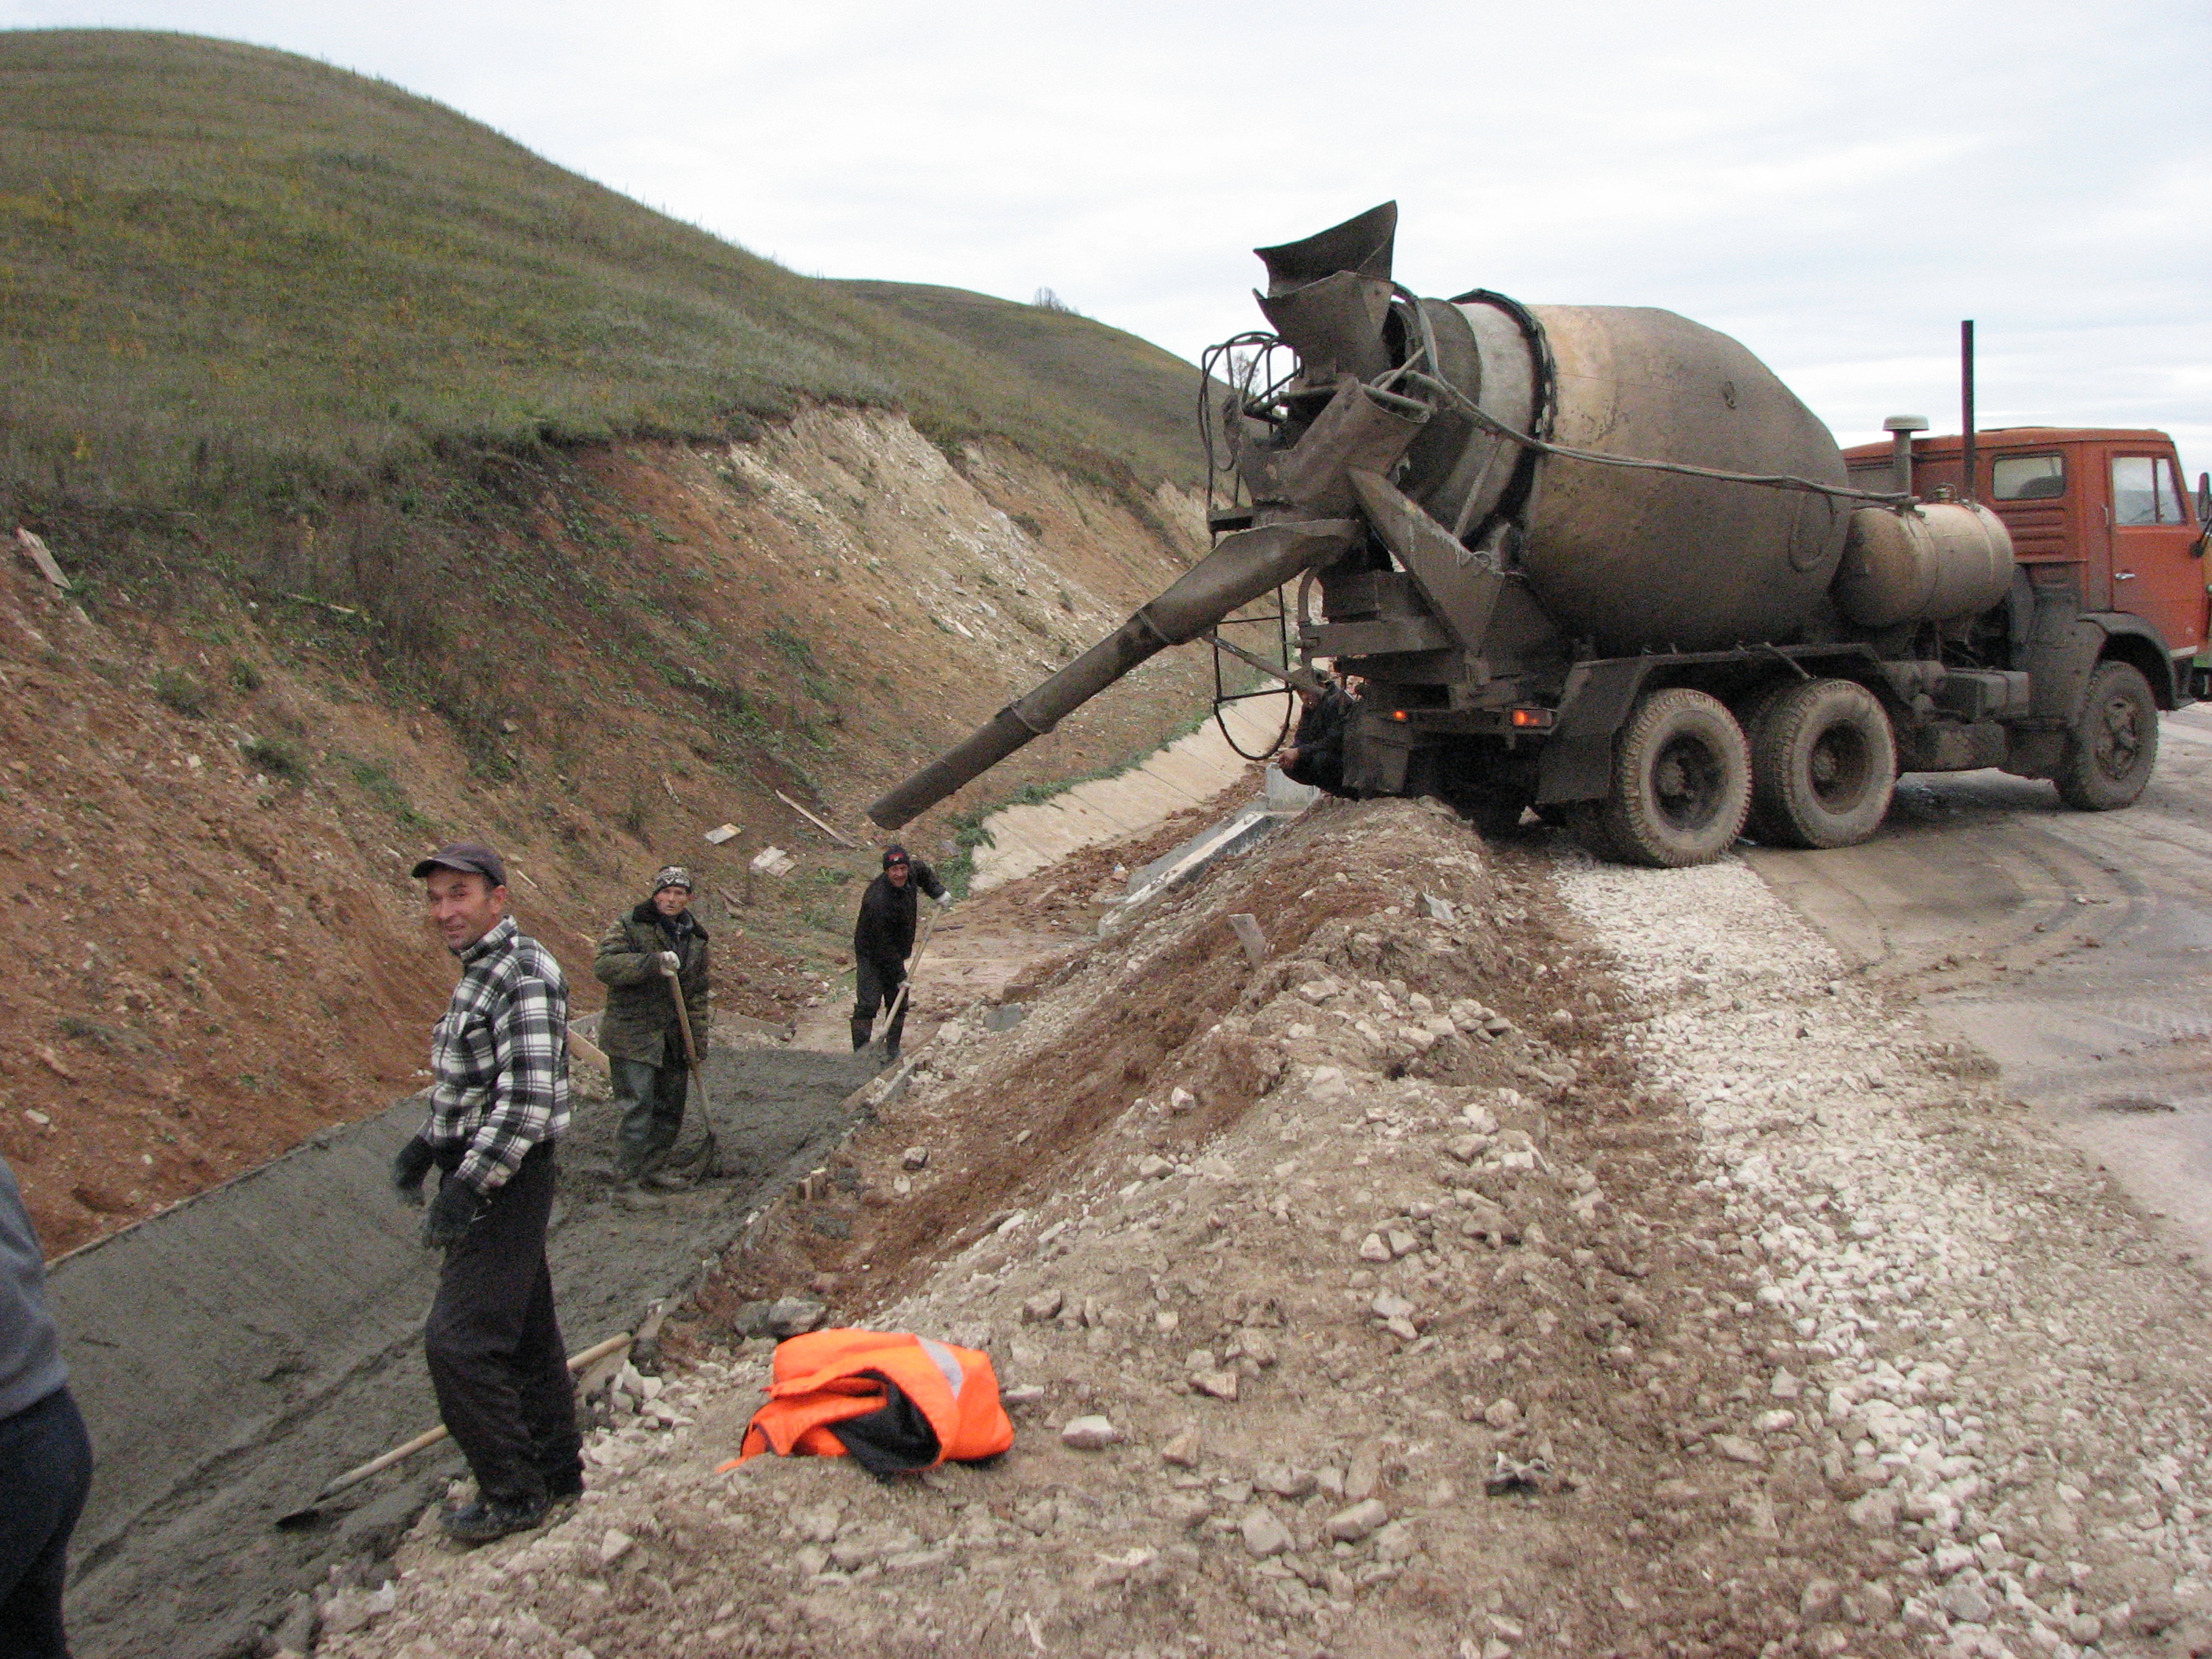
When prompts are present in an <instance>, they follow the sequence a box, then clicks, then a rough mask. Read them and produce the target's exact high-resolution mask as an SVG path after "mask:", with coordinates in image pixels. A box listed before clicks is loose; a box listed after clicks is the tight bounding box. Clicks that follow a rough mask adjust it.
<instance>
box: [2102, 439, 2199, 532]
mask: <svg viewBox="0 0 2212 1659" xmlns="http://www.w3.org/2000/svg"><path fill="white" fill-rule="evenodd" d="M2112 522H2113V523H2114V524H2119V525H2142V524H2187V523H2188V522H2189V509H2188V507H2186V506H2185V505H2184V504H2183V502H2182V499H2181V481H2180V480H2179V478H2177V477H2175V476H2174V472H2173V463H2172V461H2170V460H2168V459H2166V457H2164V456H2163V455H2158V456H2152V455H2115V456H2113V457H2112Z"/></svg>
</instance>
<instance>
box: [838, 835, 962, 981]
mask: <svg viewBox="0 0 2212 1659" xmlns="http://www.w3.org/2000/svg"><path fill="white" fill-rule="evenodd" d="M921 893H927V894H928V895H929V896H930V897H932V898H933V899H941V898H943V897H944V896H945V884H944V883H942V882H940V881H939V880H938V878H937V872H935V871H933V870H932V869H931V868H930V867H929V866H927V865H926V864H924V863H923V862H922V861H921V860H920V859H914V860H910V861H909V862H908V866H907V878H906V885H905V886H903V887H894V886H892V885H891V878H890V877H889V876H878V877H877V878H875V879H874V880H873V881H872V882H870V883H869V884H868V890H867V891H866V892H865V893H863V894H861V895H860V920H859V921H855V922H854V924H853V954H854V957H866V958H867V959H868V960H869V961H871V962H904V961H905V960H906V959H907V957H909V956H911V955H912V954H913V953H914V921H915V915H916V913H917V912H918V911H919V910H920V909H921V899H920V897H919V896H918V895H919V894H921Z"/></svg>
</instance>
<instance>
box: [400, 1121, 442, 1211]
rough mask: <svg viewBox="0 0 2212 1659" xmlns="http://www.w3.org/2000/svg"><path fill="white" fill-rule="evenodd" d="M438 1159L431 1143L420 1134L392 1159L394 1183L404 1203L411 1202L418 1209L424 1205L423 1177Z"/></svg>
mask: <svg viewBox="0 0 2212 1659" xmlns="http://www.w3.org/2000/svg"><path fill="white" fill-rule="evenodd" d="M437 1161H438V1158H437V1154H435V1152H432V1151H431V1150H430V1143H429V1142H428V1141H427V1140H425V1139H422V1136H420V1135H416V1137H415V1139H412V1140H410V1141H409V1142H408V1143H407V1144H406V1145H405V1146H402V1147H401V1148H400V1149H399V1156H398V1157H397V1158H393V1159H392V1187H393V1188H394V1189H395V1190H397V1191H398V1194H399V1201H400V1202H401V1203H402V1204H411V1205H413V1206H415V1207H416V1209H418V1210H419V1209H421V1208H422V1177H423V1176H426V1175H428V1174H429V1173H430V1166H431V1165H432V1164H435V1163H436V1162H437Z"/></svg>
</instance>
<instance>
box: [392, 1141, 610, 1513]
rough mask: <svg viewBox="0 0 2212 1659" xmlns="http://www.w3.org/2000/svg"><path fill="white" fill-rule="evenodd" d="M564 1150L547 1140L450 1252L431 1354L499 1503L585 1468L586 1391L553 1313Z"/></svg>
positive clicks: (486, 1485) (446, 1402)
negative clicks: (582, 1410) (556, 1191)
mask: <svg viewBox="0 0 2212 1659" xmlns="http://www.w3.org/2000/svg"><path fill="white" fill-rule="evenodd" d="M553 1185H554V1177H553V1148H552V1146H551V1144H550V1143H549V1142H545V1141H540V1142H539V1143H538V1145H537V1146H532V1148H531V1149H530V1152H529V1153H528V1155H527V1156H526V1157H525V1158H523V1160H522V1167H521V1168H520V1169H519V1170H516V1171H515V1172H514V1174H513V1176H512V1177H510V1178H509V1180H508V1181H507V1184H506V1185H505V1186H504V1187H501V1188H499V1189H498V1190H497V1191H496V1192H495V1193H494V1194H492V1195H491V1200H490V1202H489V1204H488V1205H487V1206H485V1210H484V1213H483V1215H482V1216H480V1217H478V1218H477V1221H476V1223H475V1225H472V1226H471V1228H470V1229H469V1230H468V1231H467V1233H466V1234H465V1235H464V1236H463V1237H462V1239H461V1242H460V1243H458V1244H455V1245H454V1246H453V1247H452V1248H451V1249H448V1250H447V1252H446V1268H445V1272H444V1273H442V1274H441V1276H440V1277H439V1279H438V1299H437V1300H436V1301H435V1303H433V1304H431V1306H430V1320H429V1323H428V1325H427V1326H426V1327H425V1328H424V1329H423V1332H422V1349H423V1352H424V1353H425V1355H426V1356H427V1357H428V1359H429V1362H430V1383H431V1386H432V1387H433V1388H435V1389H436V1390H437V1393H438V1414H439V1416H440V1417H441V1418H442V1419H444V1420H445V1425H446V1431H447V1433H449V1434H451V1435H452V1436H453V1443H454V1444H455V1445H457V1446H459V1448H460V1449H461V1455H463V1456H465V1457H466V1458H467V1459H468V1460H469V1468H470V1471H471V1473H472V1474H475V1476H476V1478H477V1488H478V1489H479V1490H480V1491H481V1492H483V1496H484V1497H485V1498H487V1499H489V1500H492V1501H495V1502H499V1503H505V1504H534V1503H537V1502H538V1501H540V1500H542V1499H543V1498H544V1497H545V1496H546V1494H547V1490H548V1487H549V1486H550V1487H551V1488H552V1489H554V1490H555V1491H560V1490H563V1489H566V1490H571V1491H573V1490H574V1486H575V1483H576V1481H577V1480H579V1479H580V1477H581V1475H582V1474H583V1468H584V1466H583V1462H582V1460H581V1458H580V1457H579V1455H578V1452H579V1451H580V1448H581V1442H580V1440H579V1439H578V1437H577V1435H576V1395H575V1389H574V1385H573V1384H572V1383H570V1381H569V1379H568V1350H567V1348H566V1347H564V1346H562V1341H561V1325H560V1322H559V1321H558V1320H556V1318H555V1317H554V1316H553V1275H552V1273H550V1271H549V1270H548V1269H547V1267H546V1266H545V1222H546V1218H547V1217H548V1216H549V1215H550V1213H551V1212H552V1209H553Z"/></svg>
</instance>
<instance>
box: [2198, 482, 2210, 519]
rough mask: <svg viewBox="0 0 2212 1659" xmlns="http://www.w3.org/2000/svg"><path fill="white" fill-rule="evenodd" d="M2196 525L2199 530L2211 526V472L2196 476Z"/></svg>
mask: <svg viewBox="0 0 2212 1659" xmlns="http://www.w3.org/2000/svg"><path fill="white" fill-rule="evenodd" d="M2206 525H2212V472H2200V473H2198V474H2197V526H2198V528H2200V529H2201V528H2203V526H2206Z"/></svg>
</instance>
